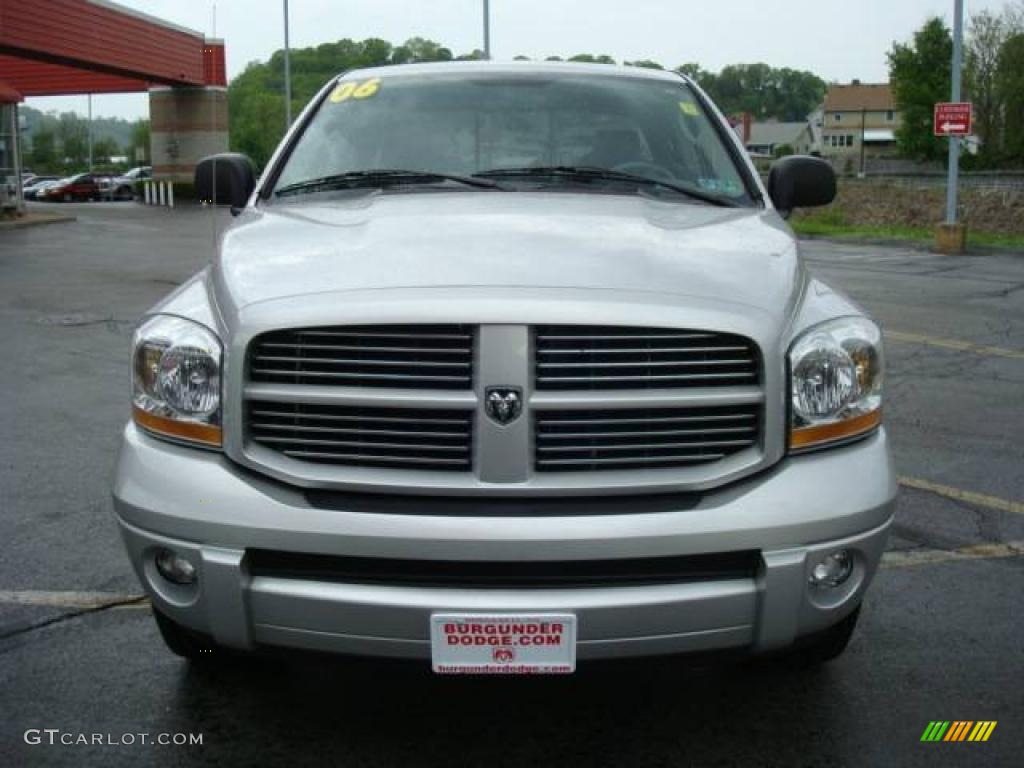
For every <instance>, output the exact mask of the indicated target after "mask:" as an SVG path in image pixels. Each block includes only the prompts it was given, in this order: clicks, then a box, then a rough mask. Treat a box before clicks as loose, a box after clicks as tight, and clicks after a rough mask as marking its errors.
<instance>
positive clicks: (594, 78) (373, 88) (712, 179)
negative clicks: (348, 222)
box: [275, 72, 750, 203]
mask: <svg viewBox="0 0 1024 768" xmlns="http://www.w3.org/2000/svg"><path fill="white" fill-rule="evenodd" d="M713 119H715V118H712V117H711V116H710V115H708V113H707V112H706V110H705V109H704V106H703V104H702V103H701V101H700V100H699V99H698V98H697V95H696V93H694V91H693V89H691V88H690V87H689V86H688V85H687V84H686V83H685V82H684V81H682V80H680V81H679V82H674V81H670V80H660V79H650V78H640V77H624V76H615V75H611V76H609V75H594V74H582V75H581V74H579V73H572V74H570V73H566V74H564V75H562V74H552V73H539V74H533V73H530V74H523V75H518V74H516V75H513V74H508V73H495V74H480V73H477V72H474V73H472V74H469V73H452V74H443V75H437V74H430V75H426V74H406V75H401V74H396V75H394V76H388V75H385V76H381V77H369V78H366V77H359V76H358V74H357V73H356V74H353V75H350V76H346V77H343V78H341V79H340V80H339V81H338V82H337V83H336V85H335V86H334V87H333V88H332V90H331V91H330V93H329V95H328V96H327V98H325V99H324V100H323V102H322V103H321V104H320V105H319V108H318V109H317V110H316V112H315V113H314V114H313V115H312V117H311V118H310V120H309V122H308V124H307V125H306V126H305V129H304V130H303V132H302V134H301V136H300V138H299V139H298V141H297V143H296V144H295V146H294V147H293V149H292V152H291V154H290V155H289V156H288V157H287V159H286V161H285V165H284V168H283V169H282V171H281V173H280V174H279V175H278V178H277V180H276V184H275V189H281V188H283V187H286V186H289V185H294V184H300V183H302V182H304V181H308V180H310V179H316V178H322V177H325V176H330V175H335V174H345V173H352V172H358V171H366V170H379V169H403V170H415V171H434V172H441V173H448V174H459V175H463V176H470V175H473V174H477V173H482V172H489V171H495V170H501V169H509V168H517V169H518V168H533V167H559V166H573V167H588V168H603V169H610V170H617V171H624V172H628V173H632V174H635V175H639V176H645V177H648V178H656V179H660V180H663V181H669V182H672V183H675V184H678V185H680V186H683V187H689V188H692V189H694V190H698V191H701V192H704V193H706V194H712V195H716V196H720V197H722V198H725V199H728V200H732V201H734V202H736V203H749V202H750V196H749V193H748V189H747V186H746V184H745V183H744V175H743V174H742V172H741V171H740V169H739V168H738V167H737V164H736V162H735V161H734V159H733V156H732V155H731V154H730V153H729V151H728V149H727V148H726V146H725V143H724V141H723V138H722V136H721V134H720V132H719V130H717V129H716V127H715V125H714V124H713V123H712V120H713ZM553 183H554V182H553Z"/></svg>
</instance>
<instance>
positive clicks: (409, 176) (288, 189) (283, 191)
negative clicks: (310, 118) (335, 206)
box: [274, 169, 502, 197]
mask: <svg viewBox="0 0 1024 768" xmlns="http://www.w3.org/2000/svg"><path fill="white" fill-rule="evenodd" d="M438 181H454V182H457V183H459V184H463V185H465V186H467V187H477V188H479V189H498V190H500V189H502V186H501V185H500V184H498V183H497V182H495V181H489V180H487V179H477V178H473V177H472V176H459V175H457V174H454V173H439V172H437V171H406V170H398V169H378V170H367V171H348V172H346V173H335V174H332V175H330V176H321V177H320V178H317V179H307V180H306V181H299V182H296V183H295V184H288V185H287V186H284V187H281V188H280V189H277V190H275V191H274V194H275V195H277V196H278V197H284V196H287V195H298V194H303V193H306V192H323V191H326V190H332V189H346V188H355V187H383V186H389V185H392V184H433V183H435V182H438Z"/></svg>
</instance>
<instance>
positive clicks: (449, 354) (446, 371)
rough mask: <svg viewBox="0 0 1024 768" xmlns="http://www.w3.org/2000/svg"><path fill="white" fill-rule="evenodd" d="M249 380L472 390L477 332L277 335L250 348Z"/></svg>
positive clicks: (355, 329) (344, 330) (417, 328)
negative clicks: (474, 337)
mask: <svg viewBox="0 0 1024 768" xmlns="http://www.w3.org/2000/svg"><path fill="white" fill-rule="evenodd" d="M249 380H250V381H253V382H263V383H270V384H310V385H314V386H333V387H391V388H401V389H469V388H470V387H471V386H472V380H473V327H472V326H468V325H367V326H343V327H329V328H301V329H292V330H283V331H272V332H270V333H264V334H262V335H261V336H259V337H257V338H256V339H255V340H254V341H253V342H252V345H251V346H250V351H249Z"/></svg>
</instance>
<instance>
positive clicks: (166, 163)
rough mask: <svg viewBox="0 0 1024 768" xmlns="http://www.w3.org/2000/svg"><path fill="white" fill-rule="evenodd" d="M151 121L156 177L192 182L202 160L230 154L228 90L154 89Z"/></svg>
mask: <svg viewBox="0 0 1024 768" xmlns="http://www.w3.org/2000/svg"><path fill="white" fill-rule="evenodd" d="M149 121H150V129H149V130H150V138H149V141H150V157H151V158H152V162H153V177H154V178H156V179H164V180H167V181H176V182H187V183H191V182H192V175H193V172H194V171H195V167H196V163H197V162H198V161H199V160H201V159H202V158H204V157H206V156H207V155H212V154H216V153H217V152H227V151H228V91H227V88H225V87H223V86H199V87H175V88H167V87H161V88H152V89H150V91H149Z"/></svg>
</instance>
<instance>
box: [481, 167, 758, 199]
mask: <svg viewBox="0 0 1024 768" xmlns="http://www.w3.org/2000/svg"><path fill="white" fill-rule="evenodd" d="M473 175H474V176H478V177H482V178H485V179H487V178H497V179H506V178H508V179H512V178H556V179H558V178H561V179H571V180H574V181H622V182H628V183H632V184H638V185H642V186H650V187H661V188H663V189H670V190H672V191H673V192H678V193H679V194H681V195H686V196H687V197H690V198H693V199H694V200H700V201H701V202H704V203H709V204H711V205H720V206H722V207H725V208H738V207H740V203H738V202H737V201H735V200H730V199H729V198H727V197H719V196H718V195H712V194H710V193H708V192H702V191H700V190H697V189H693V188H691V187H687V186H684V185H682V184H674V183H673V182H671V181H663V180H661V179H652V178H650V177H649V176H639V175H637V174H634V173H626V172H624V171H615V170H612V169H611V168H595V167H590V166H583V165H552V166H540V167H527V168H495V169H493V170H490V171H481V172H480V173H475V174H473Z"/></svg>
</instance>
